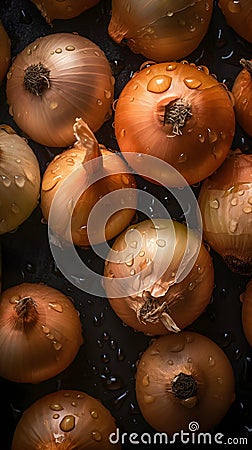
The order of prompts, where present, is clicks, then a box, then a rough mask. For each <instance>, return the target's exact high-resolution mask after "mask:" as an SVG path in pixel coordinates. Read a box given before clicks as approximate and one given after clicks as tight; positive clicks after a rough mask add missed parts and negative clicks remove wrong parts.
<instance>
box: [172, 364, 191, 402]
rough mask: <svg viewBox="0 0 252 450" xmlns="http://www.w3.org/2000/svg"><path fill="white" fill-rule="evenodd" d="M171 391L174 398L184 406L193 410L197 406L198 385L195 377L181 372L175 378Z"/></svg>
mask: <svg viewBox="0 0 252 450" xmlns="http://www.w3.org/2000/svg"><path fill="white" fill-rule="evenodd" d="M171 389H172V393H173V395H174V397H176V398H177V399H178V400H180V403H181V404H183V405H184V406H187V407H189V408H191V407H193V406H195V405H196V403H197V391H198V383H197V381H196V380H195V378H194V377H193V375H189V374H186V373H183V372H180V373H179V374H178V375H176V376H175V377H174V378H173V380H172V383H171Z"/></svg>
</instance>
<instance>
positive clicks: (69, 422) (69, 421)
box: [60, 414, 75, 432]
mask: <svg viewBox="0 0 252 450" xmlns="http://www.w3.org/2000/svg"><path fill="white" fill-rule="evenodd" d="M74 427H75V417H74V416H72V414H68V415H67V416H65V417H63V419H62V421H61V422H60V429H61V430H62V431H65V432H68V431H72V430H73V429H74Z"/></svg>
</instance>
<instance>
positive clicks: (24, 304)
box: [14, 297, 38, 324]
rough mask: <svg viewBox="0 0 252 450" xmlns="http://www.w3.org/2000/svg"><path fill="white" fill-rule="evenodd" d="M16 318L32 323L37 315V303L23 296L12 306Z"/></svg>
mask: <svg viewBox="0 0 252 450" xmlns="http://www.w3.org/2000/svg"><path fill="white" fill-rule="evenodd" d="M14 309H15V311H16V313H17V315H18V319H21V320H22V322H23V323H26V324H33V323H34V322H36V320H37V317H38V311H37V304H36V302H35V301H34V300H33V299H32V298H31V297H24V298H21V299H20V300H18V301H17V303H16V305H15V307H14Z"/></svg>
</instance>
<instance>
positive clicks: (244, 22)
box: [218, 0, 252, 42]
mask: <svg viewBox="0 0 252 450" xmlns="http://www.w3.org/2000/svg"><path fill="white" fill-rule="evenodd" d="M218 5H219V7H220V8H221V10H222V12H223V14H224V16H225V19H226V21H227V24H228V25H229V26H230V27H232V28H233V30H234V31H235V32H236V33H237V34H239V36H241V37H242V38H243V39H246V40H247V41H248V42H252V3H251V0H238V1H237V0H218Z"/></svg>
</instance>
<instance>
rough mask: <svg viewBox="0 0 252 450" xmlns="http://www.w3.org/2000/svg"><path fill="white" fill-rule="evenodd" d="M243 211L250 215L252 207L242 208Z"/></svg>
mask: <svg viewBox="0 0 252 450" xmlns="http://www.w3.org/2000/svg"><path fill="white" fill-rule="evenodd" d="M242 211H243V212H244V213H245V214H249V213H251V212H252V208H251V206H245V207H244V208H242Z"/></svg>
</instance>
